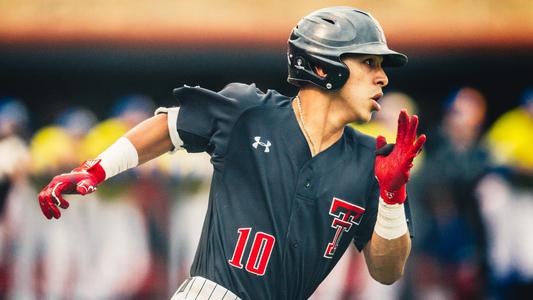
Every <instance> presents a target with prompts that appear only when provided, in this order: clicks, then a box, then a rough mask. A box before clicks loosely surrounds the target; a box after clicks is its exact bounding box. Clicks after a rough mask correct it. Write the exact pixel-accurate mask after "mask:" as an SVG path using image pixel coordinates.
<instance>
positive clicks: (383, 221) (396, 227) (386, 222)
mask: <svg viewBox="0 0 533 300" xmlns="http://www.w3.org/2000/svg"><path fill="white" fill-rule="evenodd" d="M374 231H376V233H377V234H378V235H379V236H381V237H382V238H384V239H387V240H392V239H395V238H399V237H401V236H402V235H404V234H405V233H406V232H408V231H409V229H408V228H407V221H406V219H405V209H404V205H403V204H387V203H385V201H383V199H381V197H380V198H379V206H378V216H377V219H376V226H375V227H374Z"/></svg>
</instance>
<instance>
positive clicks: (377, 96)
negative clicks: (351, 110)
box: [370, 93, 383, 111]
mask: <svg viewBox="0 0 533 300" xmlns="http://www.w3.org/2000/svg"><path fill="white" fill-rule="evenodd" d="M381 97H383V93H377V94H375V95H374V96H372V97H371V98H370V99H372V110H373V111H380V110H381V105H379V103H378V101H379V99H381Z"/></svg>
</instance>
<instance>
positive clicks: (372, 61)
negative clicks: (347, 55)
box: [363, 57, 377, 68]
mask: <svg viewBox="0 0 533 300" xmlns="http://www.w3.org/2000/svg"><path fill="white" fill-rule="evenodd" d="M363 63H364V64H367V65H369V66H370V67H371V68H374V67H375V66H376V65H377V61H376V59H375V58H373V57H369V58H367V59H365V60H364V61H363Z"/></svg>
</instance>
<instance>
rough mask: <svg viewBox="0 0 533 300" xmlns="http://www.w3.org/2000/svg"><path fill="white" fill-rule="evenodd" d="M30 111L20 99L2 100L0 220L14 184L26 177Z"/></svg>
mask: <svg viewBox="0 0 533 300" xmlns="http://www.w3.org/2000/svg"><path fill="white" fill-rule="evenodd" d="M28 120H29V117H28V111H27V109H26V106H25V105H24V104H23V103H22V102H21V101H20V100H18V99H15V98H3V99H0V218H1V216H2V215H3V212H4V208H5V204H6V198H7V194H8V192H9V190H10V188H11V186H12V184H13V183H14V182H16V181H17V180H19V179H20V178H22V177H24V176H25V172H26V171H27V166H28V163H29V153H28V149H27V146H26V142H25V141H24V136H25V135H26V130H27V128H28Z"/></svg>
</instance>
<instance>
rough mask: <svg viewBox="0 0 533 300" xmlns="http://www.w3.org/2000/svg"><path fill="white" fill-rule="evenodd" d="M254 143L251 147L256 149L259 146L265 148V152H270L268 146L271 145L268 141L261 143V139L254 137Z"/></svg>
mask: <svg viewBox="0 0 533 300" xmlns="http://www.w3.org/2000/svg"><path fill="white" fill-rule="evenodd" d="M254 140H255V142H254V143H253V144H252V147H254V148H255V149H257V147H259V146H263V147H265V152H270V146H271V145H272V144H271V143H270V141H269V140H267V142H266V143H263V142H261V137H260V136H256V137H254Z"/></svg>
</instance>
